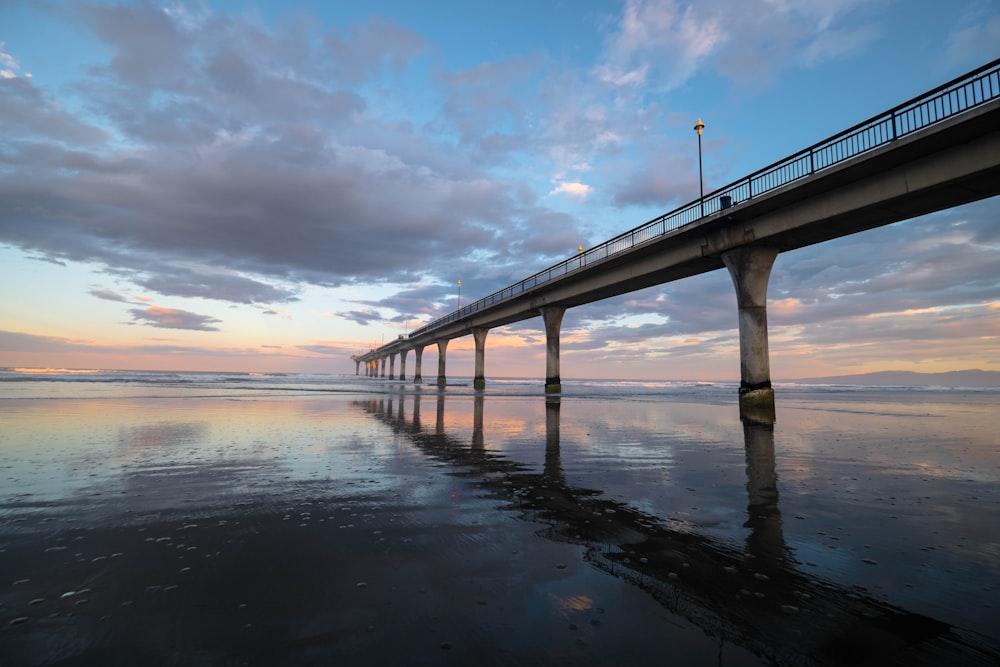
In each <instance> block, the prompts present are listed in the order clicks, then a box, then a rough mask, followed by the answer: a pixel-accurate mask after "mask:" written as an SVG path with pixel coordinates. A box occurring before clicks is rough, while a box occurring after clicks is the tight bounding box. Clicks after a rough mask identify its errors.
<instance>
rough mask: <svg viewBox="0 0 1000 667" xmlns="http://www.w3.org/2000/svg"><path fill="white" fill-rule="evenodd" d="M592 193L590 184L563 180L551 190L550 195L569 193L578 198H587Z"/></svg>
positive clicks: (568, 194) (569, 195)
mask: <svg viewBox="0 0 1000 667" xmlns="http://www.w3.org/2000/svg"><path fill="white" fill-rule="evenodd" d="M589 193H590V186H589V185H585V184H583V183H577V182H574V181H563V182H561V183H559V185H557V186H556V187H554V188H553V189H552V191H551V192H549V195H561V194H564V195H567V196H568V197H574V198H576V199H586V198H587V195H588V194H589Z"/></svg>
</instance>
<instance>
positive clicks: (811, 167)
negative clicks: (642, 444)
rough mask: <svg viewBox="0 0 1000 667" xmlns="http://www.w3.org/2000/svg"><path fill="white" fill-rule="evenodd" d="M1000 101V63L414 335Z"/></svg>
mask: <svg viewBox="0 0 1000 667" xmlns="http://www.w3.org/2000/svg"><path fill="white" fill-rule="evenodd" d="M998 97H1000V59H998V60H994V61H993V62H991V63H988V64H986V65H983V66H982V67H980V68H978V69H975V70H973V71H971V72H969V73H968V74H965V75H963V76H961V77H959V78H957V79H954V80H952V81H949V82H948V83H946V84H944V85H941V86H938V87H937V88H935V89H934V90H931V91H928V92H926V93H924V94H923V95H920V96H918V97H915V98H913V99H912V100H910V101H908V102H904V103H903V104H901V105H899V106H897V107H894V108H892V109H890V110H889V111H886V112H884V113H881V114H879V115H878V116H875V117H873V118H870V119H868V120H866V121H864V122H862V123H858V124H857V125H855V126H854V127H851V128H848V129H846V130H844V131H843V132H840V133H838V134H835V135H833V136H832V137H830V138H828V139H825V140H823V141H821V142H819V143H817V144H814V145H812V146H810V147H809V148H806V149H805V150H802V151H799V152H798V153H795V154H794V155H791V156H789V157H786V158H785V159H783V160H779V161H777V162H775V163H773V164H771V165H768V166H767V167H764V168H763V169H761V170H759V171H755V172H754V173H752V174H750V175H749V176H744V177H743V178H741V179H739V180H738V181H735V182H733V183H730V184H729V185H726V186H724V187H722V188H720V189H718V190H715V191H714V192H711V193H709V194H708V195H707V196H706V197H705V198H704V199H698V200H696V201H693V202H691V203H689V204H685V205H684V206H681V207H680V208H677V209H674V210H673V211H670V212H669V213H664V214H663V215H661V216H659V217H658V218H654V219H653V220H650V221H649V222H647V223H645V224H643V225H640V226H638V227H636V228H635V229H632V230H630V231H627V232H625V233H623V234H620V235H618V236H616V237H614V238H613V239H610V240H608V241H605V242H604V243H602V244H600V245H598V246H594V247H593V248H590V249H589V250H586V251H584V252H581V253H580V254H578V255H576V256H574V257H571V258H569V259H567V260H565V261H563V262H560V263H559V264H556V265H554V266H550V267H549V268H547V269H544V270H542V271H539V272H538V273H536V274H534V275H533V276H529V277H528V278H525V279H524V280H522V281H520V282H518V283H514V284H513V285H510V286H509V287H505V288H503V289H502V290H500V291H498V292H494V293H493V294H490V295H489V296H487V297H484V298H482V299H479V300H478V301H476V302H474V303H471V304H469V305H467V306H464V307H463V308H461V309H459V310H456V311H454V312H451V313H449V314H448V315H445V316H444V317H440V318H438V319H436V320H434V321H433V322H431V323H430V324H427V325H425V326H423V327H420V328H419V329H416V330H415V331H413V332H411V333H410V337H414V336H418V335H420V334H422V333H426V332H428V331H432V330H434V329H437V328H439V327H441V326H444V325H445V324H448V323H449V322H454V321H455V320H459V319H462V318H463V317H466V316H467V315H470V314H472V313H474V312H476V311H479V310H482V309H483V308H487V307H489V306H492V305H494V304H496V303H499V302H501V301H505V300H507V299H510V298H513V297H515V296H517V295H519V294H522V293H524V292H526V291H529V290H531V289H534V288H535V287H537V286H539V285H543V284H545V283H547V282H549V281H551V280H553V279H555V278H559V277H561V276H564V275H566V274H568V273H570V272H572V271H578V270H580V269H582V268H584V267H585V266H587V264H589V263H592V262H595V261H598V260H602V259H605V258H607V257H611V256H613V255H617V254H618V253H622V252H625V251H628V250H631V249H632V248H635V247H637V246H640V245H642V244H644V243H647V242H649V241H652V240H654V239H657V238H660V237H662V236H664V235H665V234H667V233H669V232H672V231H674V230H677V229H680V228H681V227H684V226H685V225H689V224H691V223H694V222H697V221H698V220H700V219H702V218H703V217H708V216H712V215H715V214H717V213H719V211H721V210H723V209H724V208H728V207H729V206H733V205H736V204H740V203H742V202H745V201H749V200H751V199H753V198H754V197H759V196H761V195H763V194H766V193H768V192H771V191H773V190H776V189H777V188H780V187H784V186H786V185H788V184H790V183H794V182H795V181H797V180H799V179H802V178H805V177H807V176H811V175H813V174H815V173H817V172H819V171H822V170H824V169H828V168H829V167H832V166H834V165H837V164H840V163H841V162H844V161H846V160H850V159H852V158H855V157H857V156H859V155H862V154H863V153H867V152H868V151H871V150H873V149H876V148H879V147H881V146H885V145H887V144H890V143H892V142H893V141H895V140H896V139H899V138H901V137H905V136H907V135H909V134H912V133H914V132H917V131H919V130H922V129H924V128H927V127H930V126H932V125H935V124H937V123H940V122H941V121H944V120H947V119H949V118H952V117H954V116H957V115H959V114H961V113H964V112H966V111H969V110H970V109H974V108H976V107H978V106H981V105H983V104H986V103H987V102H990V101H992V100H995V99H997V98H998Z"/></svg>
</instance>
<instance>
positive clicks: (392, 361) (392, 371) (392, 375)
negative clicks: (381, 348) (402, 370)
mask: <svg viewBox="0 0 1000 667" xmlns="http://www.w3.org/2000/svg"><path fill="white" fill-rule="evenodd" d="M389 379H390V380H395V379H396V353H395V352H390V353H389Z"/></svg>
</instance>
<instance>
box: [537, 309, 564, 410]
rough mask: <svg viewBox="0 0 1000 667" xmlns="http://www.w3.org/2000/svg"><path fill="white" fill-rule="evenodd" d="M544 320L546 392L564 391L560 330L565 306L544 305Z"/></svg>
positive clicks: (556, 392)
mask: <svg viewBox="0 0 1000 667" xmlns="http://www.w3.org/2000/svg"><path fill="white" fill-rule="evenodd" d="M541 310H542V320H543V321H544V322H545V393H546V394H558V393H561V392H562V380H560V379H559V330H560V329H561V328H562V318H563V315H565V314H566V307H565V306H543V307H542V309H541Z"/></svg>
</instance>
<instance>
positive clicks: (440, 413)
mask: <svg viewBox="0 0 1000 667" xmlns="http://www.w3.org/2000/svg"><path fill="white" fill-rule="evenodd" d="M434 431H435V432H436V433H437V434H438V435H444V392H443V391H441V392H438V402H437V421H436V422H435V423H434Z"/></svg>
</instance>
